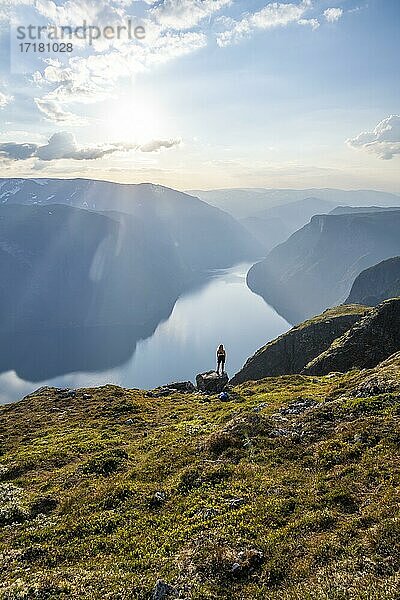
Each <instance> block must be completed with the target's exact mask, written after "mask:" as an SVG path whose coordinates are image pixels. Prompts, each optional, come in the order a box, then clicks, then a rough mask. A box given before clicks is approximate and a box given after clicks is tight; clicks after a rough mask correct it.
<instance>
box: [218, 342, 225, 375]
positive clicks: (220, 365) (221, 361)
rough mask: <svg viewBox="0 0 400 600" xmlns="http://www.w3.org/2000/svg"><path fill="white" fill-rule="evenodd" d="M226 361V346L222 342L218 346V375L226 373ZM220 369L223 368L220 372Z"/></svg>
mask: <svg viewBox="0 0 400 600" xmlns="http://www.w3.org/2000/svg"><path fill="white" fill-rule="evenodd" d="M225 362H226V352H225V348H224V346H223V345H222V344H220V345H219V346H218V348H217V373H218V375H223V374H224V372H225ZM220 369H221V373H220Z"/></svg>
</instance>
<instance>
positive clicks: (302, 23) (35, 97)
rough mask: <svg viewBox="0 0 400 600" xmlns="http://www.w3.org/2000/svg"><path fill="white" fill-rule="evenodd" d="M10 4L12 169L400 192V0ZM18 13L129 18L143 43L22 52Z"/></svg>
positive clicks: (60, 20) (5, 84)
mask: <svg viewBox="0 0 400 600" xmlns="http://www.w3.org/2000/svg"><path fill="white" fill-rule="evenodd" d="M12 5H13V8H12V9H7V7H4V8H1V6H0V36H1V38H0V44H1V69H0V167H1V174H2V175H3V176H34V177H39V176H41V177H43V176H57V177H59V176H61V177H71V176H86V177H96V178H106V179H112V180H115V181H124V182H128V181H129V182H139V181H152V182H155V183H162V184H166V185H169V186H171V187H176V188H180V189H185V188H217V187H253V186H254V187H295V188H301V187H312V186H315V187H344V188H376V189H385V190H389V191H395V192H400V177H399V166H400V165H399V162H400V117H399V116H398V115H399V114H400V106H399V101H400V77H399V67H398V58H397V57H398V54H399V51H400V39H399V36H400V34H399V31H400V28H399V25H400V3H399V2H398V1H397V0H384V1H382V0H368V1H367V2H366V1H364V0H360V1H358V2H357V1H353V0H342V1H335V0H331V1H325V0H292V1H291V2H279V3H271V2H266V1H264V2H262V1H260V0H251V1H247V2H245V1H231V2H230V1H229V0H157V1H156V2H152V0H147V2H146V3H145V2H138V1H133V2H130V0H108V1H107V2H106V1H105V0H104V1H103V0H80V1H78V0H65V1H60V0H59V1H58V2H53V1H52V0H35V1H34V0H14V1H13V2H12ZM10 17H11V18H12V24H13V25H14V26H15V24H19V25H21V24H23V25H26V24H29V23H31V22H36V21H37V22H38V23H40V24H50V25H70V26H75V27H77V26H79V25H81V23H82V20H83V19H85V20H86V21H87V23H88V24H93V25H98V26H100V27H104V26H106V25H111V26H116V25H117V24H122V23H126V21H127V19H129V18H132V19H133V20H134V22H135V24H142V25H143V26H144V27H145V30H146V38H145V40H143V41H140V42H138V41H131V40H127V39H121V40H118V41H112V42H107V41H105V40H104V39H103V40H101V41H100V42H99V43H97V45H95V46H94V47H92V48H89V47H88V45H87V44H86V43H82V45H79V42H78V45H76V44H75V42H74V50H73V52H72V53H71V54H60V53H55V52H52V53H50V54H48V55H41V54H39V53H32V52H29V53H26V54H25V53H21V52H20V51H19V47H18V43H17V41H16V39H15V29H14V28H13V27H11V30H10V24H9V18H10ZM10 41H11V51H10ZM49 140H50V141H49Z"/></svg>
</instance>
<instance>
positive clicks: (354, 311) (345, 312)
mask: <svg viewBox="0 0 400 600" xmlns="http://www.w3.org/2000/svg"><path fill="white" fill-rule="evenodd" d="M366 312H368V309H367V308H365V307H362V306H358V305H357V306H350V305H347V306H339V307H336V308H332V309H329V310H326V311H325V312H324V313H322V314H321V315H318V316H316V317H314V318H313V319H310V320H309V321H305V322H304V323H301V324H300V325H297V326H296V327H293V329H291V330H290V331H288V332H287V333H285V334H283V335H281V336H279V337H278V338H277V339H275V340H273V341H271V342H269V343H268V344H266V345H265V346H263V347H262V348H260V349H259V350H257V352H256V353H255V354H254V355H253V356H252V357H251V358H249V359H248V360H247V362H246V364H245V365H244V367H243V368H242V369H241V370H240V371H239V372H238V373H236V375H235V376H234V377H233V378H232V380H231V383H232V384H233V385H236V384H239V383H243V382H244V381H250V380H257V379H262V378H264V377H276V376H277V375H289V374H291V373H300V371H301V370H302V369H303V367H304V366H305V365H306V364H307V363H308V362H309V361H311V360H312V359H313V358H314V357H315V356H318V355H319V354H320V353H321V352H323V351H324V350H326V349H327V348H328V347H329V346H330V344H331V343H332V342H333V341H334V340H335V339H336V338H337V337H339V336H341V335H343V333H345V332H346V331H347V330H348V329H350V327H351V326H352V325H354V323H355V322H356V321H358V320H359V319H360V318H361V317H362V316H364V315H365V314H366Z"/></svg>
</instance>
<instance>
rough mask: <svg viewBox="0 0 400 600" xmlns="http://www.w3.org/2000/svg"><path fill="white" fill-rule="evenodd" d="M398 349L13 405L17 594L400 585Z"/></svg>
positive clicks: (4, 422) (130, 594) (379, 591)
mask: <svg viewBox="0 0 400 600" xmlns="http://www.w3.org/2000/svg"><path fill="white" fill-rule="evenodd" d="M399 362H400V361H399V359H398V358H395V359H394V361H393V360H392V362H391V363H390V364H389V366H386V367H384V368H382V369H381V370H379V367H378V368H377V369H375V370H373V371H364V372H361V373H360V372H357V371H353V372H351V373H348V374H346V375H340V374H334V375H329V376H326V377H320V378H316V377H306V376H301V375H292V376H285V377H279V378H270V379H264V380H261V381H257V382H250V383H246V384H242V385H241V386H238V387H236V388H235V389H234V390H231V393H230V399H229V401H226V402H222V401H220V400H219V399H218V398H217V397H213V396H211V397H210V396H206V395H203V394H198V393H186V394H178V393H176V394H172V395H170V396H168V397H162V398H152V397H149V396H147V395H146V393H145V392H142V391H138V390H124V389H121V388H118V387H113V386H106V387H102V388H97V389H90V390H89V389H85V390H78V391H77V392H75V393H74V392H65V391H60V390H56V389H51V388H46V389H43V390H41V391H38V392H37V393H35V394H33V395H31V396H29V397H27V398H25V399H24V400H22V401H21V402H19V403H17V404H14V405H10V406H6V407H3V408H2V409H1V410H0V557H1V558H0V560H1V564H2V569H1V573H0V598H2V599H4V600H25V599H31V598H32V599H33V598H34V599H53V598H54V599H60V600H63V599H67V598H68V599H70V598H85V599H89V598H90V599H94V600H97V599H99V600H100V599H102V600H103V599H109V600H111V599H112V600H125V599H147V598H148V599H150V598H159V599H162V598H180V599H182V600H183V599H193V600H207V599H210V600H211V599H221V600H222V599H232V600H247V599H249V600H264V599H271V600H325V599H326V600H350V599H351V600H373V599H377V600H378V599H379V600H395V599H396V598H399V596H400V576H399V569H400V516H399V471H400V460H399V439H400V436H399V433H400V431H399V429H400V427H399V415H400V402H399V388H400V369H399ZM377 381H378V382H379V385H378V386H376V385H375V383H376V382H377ZM368 382H372V384H371V385H369V384H368ZM374 382H375V383H374ZM386 382H387V385H386ZM160 580H161V581H162V582H163V583H161V582H160ZM157 582H158V584H157Z"/></svg>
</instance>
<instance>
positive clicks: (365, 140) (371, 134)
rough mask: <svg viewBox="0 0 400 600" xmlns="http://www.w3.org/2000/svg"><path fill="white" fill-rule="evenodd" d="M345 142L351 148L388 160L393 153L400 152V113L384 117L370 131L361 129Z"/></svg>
mask: <svg viewBox="0 0 400 600" xmlns="http://www.w3.org/2000/svg"><path fill="white" fill-rule="evenodd" d="M346 143H347V144H348V145H349V146H351V147H352V148H357V149H362V150H366V151H368V152H371V153H373V154H376V155H377V156H378V157H379V158H382V159H384V160H390V159H391V158H393V156H394V155H395V154H400V115H390V116H389V117H386V119H383V120H382V121H380V123H378V124H377V126H376V127H375V129H373V130H372V131H362V132H361V133H360V134H359V135H358V136H357V137H355V138H351V139H348V140H346Z"/></svg>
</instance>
